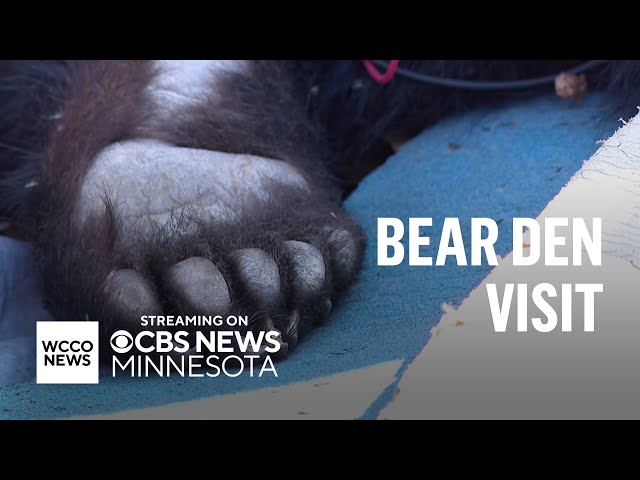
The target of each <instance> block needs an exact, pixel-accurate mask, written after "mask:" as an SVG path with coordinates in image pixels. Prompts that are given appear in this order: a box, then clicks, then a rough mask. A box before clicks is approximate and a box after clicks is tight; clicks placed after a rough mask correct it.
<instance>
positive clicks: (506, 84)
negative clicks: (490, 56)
mask: <svg viewBox="0 0 640 480" xmlns="http://www.w3.org/2000/svg"><path fill="white" fill-rule="evenodd" d="M371 61H372V62H373V63H374V64H376V65H377V66H378V67H381V68H384V69H386V68H387V67H388V66H389V63H388V62H384V61H382V60H371ZM607 61H608V60H589V61H588V62H584V63H581V64H580V65H577V66H575V67H573V68H570V69H569V70H566V71H565V73H569V74H572V75H577V74H579V73H583V72H586V71H587V70H591V69H592V68H595V67H598V66H600V65H604V64H605V63H607ZM396 75H400V76H402V77H406V78H410V79H411V80H416V81H418V82H422V83H430V84H432V85H438V86H441V87H451V88H464V89H467V90H515V89H520V88H531V87H539V86H541V85H546V84H549V83H554V82H555V79H556V77H557V76H558V75H557V74H555V75H547V76H545V77H537V78H530V79H527V80H513V81H499V82H492V81H481V80H458V79H455V78H444V77H435V76H433V75H427V74H424V73H418V72H413V71H411V70H407V69H406V68H402V67H398V69H397V70H396Z"/></svg>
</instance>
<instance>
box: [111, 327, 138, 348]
mask: <svg viewBox="0 0 640 480" xmlns="http://www.w3.org/2000/svg"><path fill="white" fill-rule="evenodd" d="M110 342H111V348H112V349H113V351H114V352H116V353H127V352H128V351H129V350H131V347H133V337H132V336H131V334H130V333H129V332H127V331H126V330H118V331H117V332H114V334H113V335H111V340H110Z"/></svg>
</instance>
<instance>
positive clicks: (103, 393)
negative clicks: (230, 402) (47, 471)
mask: <svg viewBox="0 0 640 480" xmlns="http://www.w3.org/2000/svg"><path fill="white" fill-rule="evenodd" d="M614 110H615V109H613V108H612V107H611V102H610V101H609V99H607V97H606V96H604V95H596V94H590V95H588V96H587V99H586V102H585V103H584V104H583V105H576V104H574V103H572V102H571V101H563V100H560V99H558V98H556V97H553V96H549V97H544V98H539V99H535V100H530V101H524V102H521V103H517V104H513V105H511V106H509V107H507V108H504V109H501V110H493V111H478V112H473V113H470V114H467V115H463V116H458V117H456V118H451V119H449V120H447V121H445V122H442V123H441V124H439V125H437V126H436V127H433V128H430V129H428V130H426V131H425V132H423V133H422V134H421V135H420V136H418V137H417V138H415V139H414V140H412V141H411V142H409V143H408V144H406V145H405V146H404V147H403V148H402V149H401V150H400V151H399V152H398V153H397V154H396V155H395V156H393V157H392V158H391V159H390V160H389V161H388V162H387V163H386V164H385V165H384V166H382V167H381V168H380V169H378V170H377V171H376V172H374V173H373V174H372V175H370V176H369V177H368V178H367V179H365V181H364V182H363V183H362V184H361V186H360V187H359V188H358V189H357V191H356V192H354V193H353V194H352V196H351V197H350V198H349V200H348V201H347V204H346V206H347V209H348V210H349V211H350V212H351V213H352V214H353V215H354V216H355V218H356V219H357V220H358V221H359V222H360V223H361V224H362V225H363V226H364V229H365V231H366V232H367V234H368V236H369V243H368V249H367V256H366V260H365V267H364V270H363V272H362V275H361V276H360V279H359V281H358V283H357V284H356V285H355V286H354V287H353V289H352V290H351V291H350V293H349V295H348V296H347V297H346V298H345V299H344V300H343V301H342V302H341V304H340V305H339V306H338V308H336V310H335V311H334V313H333V314H332V322H330V323H329V324H328V325H326V326H323V327H321V328H318V329H317V330H316V331H315V332H313V333H312V334H311V335H310V336H309V337H308V338H307V339H305V341H304V342H303V343H302V344H300V345H299V347H298V349H297V351H296V353H295V355H293V356H292V358H290V359H288V360H286V361H284V362H281V363H280V364H278V365H277V369H278V374H279V377H278V378H273V377H272V376H271V375H268V376H265V377H263V378H262V379H259V378H256V377H254V378H250V377H248V376H241V377H239V378H233V379H231V378H221V377H219V378H214V379H211V378H208V379H182V378H177V379H176V378H170V379H167V378H163V379H145V380H131V379H129V380H127V379H118V380H113V379H110V378H107V377H103V378H101V383H100V384H99V385H60V386H57V385H36V384H35V381H34V380H33V381H27V382H24V383H20V384H18V385H15V386H13V387H5V388H0V418H43V417H44V418H48V417H65V416H70V415H80V414H95V413H105V412H112V411H117V410H122V409H127V408H139V407H144V406H153V405H161V404H165V403H169V402H175V401H183V400H190V399H195V398H202V397H208V396H213V395H222V394H228V393H231V392H239V391H245V390H252V389H256V388H262V387H266V386H273V385H282V384H286V383H291V382H296V381H301V380H310V379H313V378H316V377H321V376H324V375H329V374H334V373H338V372H343V371H348V370H352V369H355V368H359V367H365V366H369V365H374V364H377V363H380V362H384V361H388V360H398V359H401V360H404V361H405V364H406V362H407V361H408V360H410V359H411V358H412V357H413V356H414V355H415V354H416V353H417V352H418V351H419V350H420V349H421V347H422V346H423V345H424V343H425V342H426V341H427V339H428V335H429V332H430V330H431V328H432V327H433V326H434V325H435V324H436V323H437V322H438V320H439V318H440V316H441V306H442V304H443V303H449V304H451V305H454V306H455V305H459V304H460V303H461V302H462V300H463V299H464V298H465V297H466V296H467V295H468V294H469V292H470V291H471V290H472V289H473V288H474V287H475V286H476V285H478V284H479V283H480V281H481V280H482V278H484V277H485V276H486V274H487V273H488V272H489V267H484V266H482V267H463V268H460V267H457V266H456V265H455V264H454V262H448V263H447V265H445V266H443V267H409V266H407V265H406V262H405V264H403V265H401V266H398V267H378V266H377V265H376V242H375V238H376V228H377V224H376V222H377V218H378V217H386V216H390V217H398V218H401V219H403V220H404V221H406V220H407V219H408V218H409V217H432V218H433V219H434V226H433V227H432V228H430V229H429V233H430V235H431V236H432V238H434V239H436V240H434V241H433V242H432V243H437V239H438V238H439V235H440V231H441V229H440V227H441V224H442V221H443V219H444V218H445V217H459V218H460V222H461V226H462V231H463V235H464V237H465V239H466V238H468V237H469V232H470V224H469V222H470V220H469V219H470V218H471V217H483V216H487V217H491V218H493V219H495V220H496V221H498V222H501V223H500V233H501V237H500V238H499V240H498V242H497V244H496V252H497V253H498V254H500V255H505V254H507V253H508V251H509V246H510V240H511V228H510V227H511V218H512V217H516V216H526V217H535V216H536V215H537V214H538V213H539V212H540V211H541V210H542V209H543V208H544V207H545V205H546V204H547V203H548V202H549V201H550V200H551V199H552V198H553V197H554V196H555V194H556V193H557V192H558V191H559V190H560V188H561V187H562V186H563V185H564V184H565V183H566V182H567V181H568V180H569V178H570V177H571V175H572V174H573V173H574V172H575V171H577V170H578V169H579V167H580V166H581V164H582V162H583V161H584V160H586V159H587V158H589V157H590V156H591V154H593V153H594V152H595V151H596V149H597V145H596V143H595V142H596V140H599V139H605V138H607V137H608V136H609V135H610V134H611V133H613V131H614V130H615V128H616V127H617V123H616V121H615V119H617V118H618V117H619V116H620V112H616V111H614ZM631 113H633V112H627V114H628V115H630V114H631ZM603 118H604V119H609V120H608V121H605V120H603ZM405 247H406V243H405ZM428 248H429V247H427V249H428ZM427 251H428V252H429V254H431V255H432V256H435V252H434V251H432V250H427ZM427 251H425V252H424V254H427ZM1 253H2V252H1V250H0V254H1ZM467 253H469V252H467ZM1 278H2V272H1V271H0V279H1ZM2 295H6V290H4V291H3V289H2V283H0V305H2V304H3V301H2V300H3V297H2ZM5 300H6V299H5ZM0 313H2V310H0ZM5 315H6V316H7V318H8V317H12V316H13V317H12V318H14V319H15V316H16V315H18V316H25V320H24V321H28V318H27V314H25V313H24V312H18V313H16V311H15V308H14V309H13V311H12V313H11V312H10V313H7V312H5ZM30 315H31V318H33V315H34V313H33V312H31V314H30ZM7 321H8V320H6V318H2V317H1V316H0V327H1V326H2V322H7ZM0 331H2V330H0ZM5 348H6V347H5ZM2 349H3V347H2V344H0V362H1V361H2V360H1V359H2ZM0 375H1V371H0ZM0 383H2V379H1V378H0ZM391 391H392V389H391V388H389V389H387V391H386V393H385V394H384V395H383V396H382V397H381V398H379V399H378V400H377V401H376V402H375V403H374V404H373V405H372V406H370V408H369V409H368V410H367V413H366V414H365V418H373V417H375V415H376V413H377V411H378V410H379V408H380V407H381V406H383V405H384V403H385V401H386V399H387V398H388V395H390V392H391Z"/></svg>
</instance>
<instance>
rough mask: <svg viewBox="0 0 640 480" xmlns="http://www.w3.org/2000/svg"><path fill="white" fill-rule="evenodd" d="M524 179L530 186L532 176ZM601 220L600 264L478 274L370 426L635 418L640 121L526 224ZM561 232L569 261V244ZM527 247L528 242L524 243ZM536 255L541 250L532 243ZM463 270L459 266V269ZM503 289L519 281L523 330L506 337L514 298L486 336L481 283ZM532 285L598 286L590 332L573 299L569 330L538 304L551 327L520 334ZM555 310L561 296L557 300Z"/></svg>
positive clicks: (639, 410) (508, 267)
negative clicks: (503, 325)
mask: <svg viewBox="0 0 640 480" xmlns="http://www.w3.org/2000/svg"><path fill="white" fill-rule="evenodd" d="M532 180H533V181H535V179H532ZM553 217H560V218H562V217H566V218H568V219H569V225H571V222H572V219H573V218H575V217H582V218H584V219H585V221H586V222H587V225H591V221H592V219H593V218H594V217H600V218H602V265H601V266H591V265H590V264H589V262H588V258H587V257H586V255H585V252H584V248H583V249H582V250H583V252H582V257H583V259H585V260H584V262H585V263H587V265H583V266H580V267H578V266H568V267H558V266H545V265H544V261H543V260H542V258H541V261H540V262H539V263H538V264H536V265H534V266H531V267H523V266H513V264H512V260H513V254H509V255H508V256H507V257H505V258H504V259H502V260H501V261H500V265H499V266H497V267H496V268H494V270H493V271H492V272H491V273H490V274H489V275H488V276H487V278H486V279H485V280H484V281H483V283H482V284H481V285H480V286H478V287H477V288H476V289H475V290H474V291H473V292H472V293H471V294H470V295H469V297H468V298H467V299H466V300H465V301H464V302H463V303H462V305H461V306H460V308H459V309H458V310H453V309H449V311H447V312H445V314H444V315H443V317H442V319H441V321H440V322H439V325H438V326H436V327H435V328H434V329H433V330H432V336H431V338H430V340H429V341H428V342H427V344H426V346H425V347H424V349H423V350H422V352H421V353H420V354H419V355H418V356H417V357H416V359H415V360H414V361H413V362H412V364H411V365H410V366H409V367H408V369H407V370H406V371H405V373H404V375H403V377H402V378H401V380H400V382H399V385H398V390H397V392H396V395H395V397H394V399H393V400H392V401H391V402H390V404H389V405H388V406H387V407H386V408H385V409H384V410H383V411H382V412H381V414H380V415H379V418H382V419H404V418H640V117H639V116H636V117H635V118H634V119H633V120H631V121H629V122H628V123H627V124H625V125H624V126H623V127H621V128H620V129H619V130H618V131H617V132H616V133H615V134H614V135H613V136H612V137H611V138H610V139H609V140H607V141H606V142H604V143H603V145H602V146H601V148H600V149H599V150H598V151H597V152H596V154H594V156H593V157H591V159H589V160H588V161H587V162H585V163H584V165H583V167H582V169H581V170H580V171H579V172H578V173H577V174H576V175H574V177H573V178H572V179H571V180H570V181H569V183H568V184H567V185H566V186H565V187H564V188H563V189H562V190H561V191H560V193H559V194H558V195H557V196H556V197H555V198H554V199H553V200H552V201H551V202H550V203H549V205H547V207H546V208H545V210H544V211H543V212H542V213H541V215H540V216H539V217H538V223H539V224H540V225H541V227H543V226H544V221H545V219H547V218H553ZM569 230H570V229H565V232H567V233H566V236H567V240H566V241H567V244H568V247H567V248H564V247H563V248H561V249H560V253H562V254H563V255H564V256H568V257H569V263H570V265H571V259H572V256H571V254H572V251H571V245H572V237H571V234H570V232H569ZM526 242H531V238H528V239H526V240H525V243H526ZM542 252H543V253H544V245H542ZM460 268H468V267H460ZM507 283H513V284H517V283H524V284H527V288H528V295H529V298H528V300H527V304H528V317H529V319H528V322H527V323H528V331H527V332H526V333H523V332H517V331H516V328H515V326H516V318H517V315H516V310H517V307H516V294H515V293H514V300H513V301H512V305H511V311H510V315H509V323H508V325H509V326H508V329H507V332H505V333H496V331H495V329H494V324H493V319H492V316H491V310H490V305H489V300H488V291H487V284H495V285H496V287H497V291H498V292H499V297H498V298H499V299H500V301H502V292H503V291H504V288H505V284H507ZM540 283H550V284H552V285H554V286H556V287H557V289H558V295H559V297H560V291H561V286H560V284H563V283H567V284H571V285H575V284H577V283H584V284H592V283H598V284H603V288H604V292H603V293H601V294H597V295H596V301H595V331H594V332H592V333H589V332H585V331H584V314H585V312H584V307H583V304H584V302H583V301H584V298H583V295H582V294H576V293H574V294H573V295H571V296H570V299H571V301H572V309H573V312H572V315H571V320H572V331H571V332H562V331H561V328H560V316H561V313H560V312H561V303H560V302H561V300H562V299H561V298H555V299H550V300H549V304H550V305H551V306H553V307H554V309H555V311H556V312H558V327H557V328H556V329H554V330H553V331H551V332H549V333H540V332H538V331H536V330H535V329H534V328H532V323H531V320H530V317H536V316H537V317H542V318H544V319H546V317H545V316H543V315H542V314H541V312H540V310H538V309H536V307H535V306H534V304H533V302H531V299H530V297H531V290H532V288H533V287H534V286H535V285H538V284H540ZM562 301H564V302H566V301H568V299H564V300H562Z"/></svg>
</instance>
